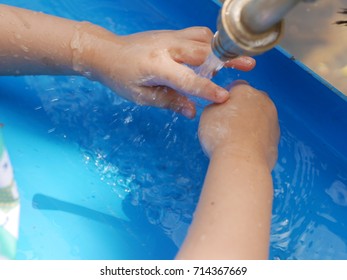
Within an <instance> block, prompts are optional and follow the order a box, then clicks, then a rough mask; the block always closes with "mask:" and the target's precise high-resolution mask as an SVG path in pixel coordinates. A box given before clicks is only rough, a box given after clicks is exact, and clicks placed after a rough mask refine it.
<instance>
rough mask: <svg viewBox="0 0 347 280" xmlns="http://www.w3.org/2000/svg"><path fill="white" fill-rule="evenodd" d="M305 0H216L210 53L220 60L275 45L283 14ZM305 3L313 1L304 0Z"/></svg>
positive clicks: (278, 38)
mask: <svg viewBox="0 0 347 280" xmlns="http://www.w3.org/2000/svg"><path fill="white" fill-rule="evenodd" d="M302 1H305V0H219V2H221V3H223V6H222V8H221V10H220V13H219V17H218V23H217V32H216V33H215V35H214V38H213V41H212V50H213V53H214V54H215V55H216V56H217V57H218V58H219V59H220V60H222V61H227V60H230V59H232V58H235V57H237V56H239V55H247V56H253V55H258V54H261V53H263V52H265V51H267V50H269V49H271V48H273V47H274V46H275V45H277V44H278V42H279V40H280V38H281V36H282V34H283V23H284V21H283V18H284V16H285V15H286V14H287V13H288V12H289V11H290V10H291V9H292V8H293V7H294V6H295V5H296V4H298V3H299V2H302ZM306 2H313V1H312V0H306Z"/></svg>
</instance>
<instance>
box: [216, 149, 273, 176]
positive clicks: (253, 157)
mask: <svg viewBox="0 0 347 280" xmlns="http://www.w3.org/2000/svg"><path fill="white" fill-rule="evenodd" d="M219 156H221V157H223V158H224V159H225V160H228V159H230V160H235V159H237V160H239V161H240V162H247V163H248V164H252V165H256V166H266V168H267V169H268V170H269V172H271V170H272V168H273V166H272V164H271V163H270V162H269V160H268V158H267V155H266V152H265V151H263V150H262V149H252V148H250V147H243V146H241V145H233V144H230V145H219V146H217V147H215V148H214V149H213V150H212V151H211V153H210V158H212V157H219Z"/></svg>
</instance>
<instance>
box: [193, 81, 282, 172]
mask: <svg viewBox="0 0 347 280" xmlns="http://www.w3.org/2000/svg"><path fill="white" fill-rule="evenodd" d="M199 139H200V142H201V145H202V147H203V149H204V151H205V152H206V153H207V155H208V156H209V157H212V156H213V154H214V153H215V152H216V151H222V152H231V153H232V154H234V155H237V156H241V157H246V158H247V159H249V158H250V157H252V158H255V157H257V160H258V159H260V160H264V159H265V160H266V162H267V164H268V166H269V168H270V169H272V168H273V167H274V164H275V162H276V160H277V146H278V139H279V125H278V117H277V110H276V107H275V105H274V104H273V102H272V101H271V99H270V98H269V97H268V96H267V95H266V94H265V93H263V92H261V91H258V90H256V89H254V88H252V87H251V86H249V85H236V86H234V87H233V88H232V89H231V91H230V99H229V100H228V101H227V102H225V103H223V104H213V105H210V106H208V107H207V108H206V109H205V110H204V112H203V113H202V116H201V120H200V125H199Z"/></svg>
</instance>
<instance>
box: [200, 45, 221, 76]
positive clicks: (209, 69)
mask: <svg viewBox="0 0 347 280" xmlns="http://www.w3.org/2000/svg"><path fill="white" fill-rule="evenodd" d="M223 66H224V62H223V61H221V60H220V59H219V58H218V57H217V56H215V55H214V53H213V52H211V53H210V55H209V56H208V57H207V59H206V60H205V62H204V63H203V64H201V65H200V66H199V67H197V68H195V73H196V74H198V75H199V76H200V77H203V78H208V79H212V77H213V76H214V74H215V73H217V72H218V71H219V70H220V69H222V68H223Z"/></svg>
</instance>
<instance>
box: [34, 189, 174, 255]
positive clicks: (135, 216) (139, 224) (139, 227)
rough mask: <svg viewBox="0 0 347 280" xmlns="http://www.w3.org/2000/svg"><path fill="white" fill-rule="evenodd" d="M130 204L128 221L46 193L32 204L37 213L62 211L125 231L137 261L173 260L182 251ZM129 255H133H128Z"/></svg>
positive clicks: (35, 198) (36, 195) (127, 207)
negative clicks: (38, 211)
mask: <svg viewBox="0 0 347 280" xmlns="http://www.w3.org/2000/svg"><path fill="white" fill-rule="evenodd" d="M126 201H127V199H125V201H124V203H125V205H126V207H125V208H126V209H127V213H126V214H127V216H128V218H129V219H130V221H124V220H122V219H119V218H116V217H114V216H112V215H109V214H105V213H102V212H99V211H96V210H93V209H90V208H87V207H84V206H80V205H77V204H74V203H71V202H66V201H62V200H59V199H56V198H54V197H50V196H47V195H44V194H35V195H34V197H33V200H32V205H33V208H35V209H37V210H51V211H62V212H65V213H69V214H73V215H77V216H79V217H83V218H86V219H89V220H93V221H96V222H99V223H103V224H107V225H109V226H111V227H112V228H114V229H116V230H117V231H121V232H122V233H124V236H125V238H126V240H127V241H128V242H129V243H130V242H131V244H129V246H128V247H131V248H134V250H133V252H132V254H133V256H132V257H133V258H134V259H160V260H162V259H173V258H174V257H175V255H176V253H177V250H178V248H177V246H176V245H175V244H174V243H173V241H172V240H171V239H170V238H168V237H167V236H166V235H165V233H164V232H163V231H162V230H160V228H158V227H155V226H153V225H152V224H150V223H148V221H147V219H146V217H145V214H144V213H143V211H142V210H141V209H140V208H138V207H131V208H129V206H128V203H127V202H126ZM96 238H97V237H96ZM147 244H148V246H147ZM141 248H142V249H145V250H142V249H141ZM146 248H147V249H148V250H146ZM118 255H119V254H118ZM126 255H127V256H129V252H126ZM126 258H127V257H125V258H124V259H126Z"/></svg>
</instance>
